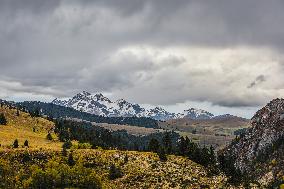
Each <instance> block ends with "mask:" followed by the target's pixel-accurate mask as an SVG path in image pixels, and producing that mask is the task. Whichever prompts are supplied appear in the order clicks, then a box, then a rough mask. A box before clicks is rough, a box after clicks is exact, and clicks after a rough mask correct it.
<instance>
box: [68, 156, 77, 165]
mask: <svg viewBox="0 0 284 189" xmlns="http://www.w3.org/2000/svg"><path fill="white" fill-rule="evenodd" d="M75 164H76V162H75V160H74V158H73V153H70V154H69V156H68V165H69V166H74V165H75Z"/></svg>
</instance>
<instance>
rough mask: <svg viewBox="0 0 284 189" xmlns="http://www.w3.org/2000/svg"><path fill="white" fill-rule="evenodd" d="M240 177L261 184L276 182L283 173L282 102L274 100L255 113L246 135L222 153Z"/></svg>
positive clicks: (283, 133)
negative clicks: (251, 179)
mask: <svg viewBox="0 0 284 189" xmlns="http://www.w3.org/2000/svg"><path fill="white" fill-rule="evenodd" d="M223 153H224V155H225V156H231V157H233V158H234V165H235V167H236V168H237V169H239V170H240V171H241V172H242V173H244V174H247V175H249V176H253V177H255V178H257V180H258V181H259V182H260V183H262V184H268V183H272V182H275V180H277V179H278V178H279V179H280V177H282V176H283V172H284V99H274V100H272V101H271V102H270V103H268V104H267V105H266V106H265V107H263V108H262V109H260V110H259V111H257V113H256V114H255V115H254V116H253V118H252V119H251V127H250V128H249V129H248V131H247V132H246V133H245V134H243V135H242V136H240V137H239V138H237V139H236V140H234V141H233V142H232V143H231V144H230V145H229V146H228V147H227V148H226V149H224V151H223Z"/></svg>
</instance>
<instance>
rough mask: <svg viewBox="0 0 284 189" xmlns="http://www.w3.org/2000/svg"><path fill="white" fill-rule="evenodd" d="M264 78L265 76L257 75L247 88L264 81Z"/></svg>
mask: <svg viewBox="0 0 284 189" xmlns="http://www.w3.org/2000/svg"><path fill="white" fill-rule="evenodd" d="M265 80H266V79H265V76H264V75H259V76H257V77H256V78H255V80H254V81H253V82H251V84H249V86H248V88H252V87H254V86H256V85H258V84H260V83H262V82H264V81H265Z"/></svg>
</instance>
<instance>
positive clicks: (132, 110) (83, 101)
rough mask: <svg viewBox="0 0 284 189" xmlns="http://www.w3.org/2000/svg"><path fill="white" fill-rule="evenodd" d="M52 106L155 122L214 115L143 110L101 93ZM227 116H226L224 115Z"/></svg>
mask: <svg viewBox="0 0 284 189" xmlns="http://www.w3.org/2000/svg"><path fill="white" fill-rule="evenodd" d="M52 103H53V104H56V105H60V106H64V107H70V108H74V109H76V110H79V111H82V112H87V113H91V114H95V115H100V116H105V117H133V116H136V117H149V118H152V119H155V120H169V119H178V118H189V119H211V118H214V115H213V114H212V113H210V112H208V111H205V110H201V109H195V108H189V109H187V110H184V111H183V112H181V113H171V112H168V111H166V110H165V109H163V108H161V107H155V108H151V109H146V108H143V107H142V106H141V105H139V104H136V103H130V102H128V101H126V100H124V99H119V100H116V101H111V100H110V99H109V98H107V97H105V96H104V95H102V94H101V93H99V94H91V93H89V92H86V91H83V92H81V93H78V94H76V95H75V96H73V97H72V98H69V99H58V98H56V99H54V100H53V101H52ZM224 116H228V115H224Z"/></svg>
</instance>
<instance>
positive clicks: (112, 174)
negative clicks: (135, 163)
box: [109, 164, 123, 180]
mask: <svg viewBox="0 0 284 189" xmlns="http://www.w3.org/2000/svg"><path fill="white" fill-rule="evenodd" d="M122 176H123V173H122V171H121V169H120V168H118V167H116V166H115V165H114V164H112V165H111V166H110V168H109V179H111V180H114V179H117V178H121V177H122Z"/></svg>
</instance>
